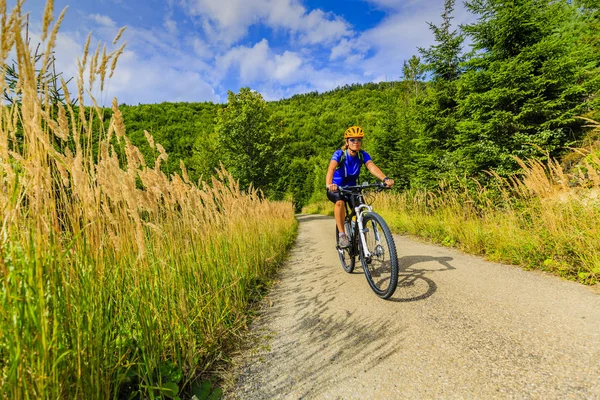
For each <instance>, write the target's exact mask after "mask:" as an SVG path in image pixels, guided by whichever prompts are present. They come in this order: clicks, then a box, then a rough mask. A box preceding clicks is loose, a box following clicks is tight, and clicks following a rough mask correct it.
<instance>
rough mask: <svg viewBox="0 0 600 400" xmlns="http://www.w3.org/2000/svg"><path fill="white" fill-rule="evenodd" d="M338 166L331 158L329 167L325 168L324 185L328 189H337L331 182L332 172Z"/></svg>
mask: <svg viewBox="0 0 600 400" xmlns="http://www.w3.org/2000/svg"><path fill="white" fill-rule="evenodd" d="M337 166H338V162H337V161H335V160H331V162H330V163H329V167H328V168H327V175H326V176H325V187H326V188H327V190H329V191H334V190H337V185H336V184H335V183H333V173H334V172H335V169H336V168H337Z"/></svg>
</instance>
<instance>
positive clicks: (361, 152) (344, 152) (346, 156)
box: [335, 149, 365, 176]
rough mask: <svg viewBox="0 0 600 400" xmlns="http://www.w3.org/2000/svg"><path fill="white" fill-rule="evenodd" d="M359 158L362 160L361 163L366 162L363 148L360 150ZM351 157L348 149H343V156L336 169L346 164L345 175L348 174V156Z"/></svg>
mask: <svg viewBox="0 0 600 400" xmlns="http://www.w3.org/2000/svg"><path fill="white" fill-rule="evenodd" d="M357 155H358V160H359V161H360V163H361V164H363V165H364V164H365V155H364V154H363V151H362V150H359V151H358V154H357ZM348 157H349V154H348V149H346V150H344V151H342V156H341V157H340V162H339V163H338V165H337V167H336V168H335V169H336V170H338V169H340V168H342V165H343V166H344V172H345V176H348V171H347V170H346V158H348Z"/></svg>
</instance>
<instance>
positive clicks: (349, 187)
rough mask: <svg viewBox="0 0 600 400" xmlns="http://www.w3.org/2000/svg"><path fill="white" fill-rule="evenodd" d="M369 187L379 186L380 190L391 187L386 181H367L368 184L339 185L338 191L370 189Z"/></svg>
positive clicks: (350, 191) (352, 191) (349, 191)
mask: <svg viewBox="0 0 600 400" xmlns="http://www.w3.org/2000/svg"><path fill="white" fill-rule="evenodd" d="M368 188H377V189H379V190H378V191H380V190H384V189H390V187H389V186H387V185H386V184H385V183H383V182H379V183H367V184H362V185H356V186H338V192H340V193H344V192H346V193H354V192H362V191H363V190H364V189H368Z"/></svg>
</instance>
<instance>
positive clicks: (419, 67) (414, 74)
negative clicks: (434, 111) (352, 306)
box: [402, 55, 425, 96]
mask: <svg viewBox="0 0 600 400" xmlns="http://www.w3.org/2000/svg"><path fill="white" fill-rule="evenodd" d="M402 74H403V76H404V79H405V80H406V81H408V82H410V83H412V86H413V89H414V91H415V96H418V95H419V87H420V86H421V82H422V81H423V78H424V77H425V66H424V65H423V64H421V59H420V58H419V57H417V56H415V55H413V56H412V57H411V58H410V59H409V60H408V61H406V60H405V61H404V65H403V66H402Z"/></svg>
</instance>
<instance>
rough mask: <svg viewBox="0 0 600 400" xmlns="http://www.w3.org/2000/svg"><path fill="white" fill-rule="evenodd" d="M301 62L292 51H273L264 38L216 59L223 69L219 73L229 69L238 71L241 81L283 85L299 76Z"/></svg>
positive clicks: (296, 79) (218, 67)
mask: <svg viewBox="0 0 600 400" xmlns="http://www.w3.org/2000/svg"><path fill="white" fill-rule="evenodd" d="M302 63H303V61H302V58H301V57H300V56H299V55H298V54H297V53H294V52H290V51H285V52H283V54H274V53H273V52H272V51H271V49H270V47H269V42H268V41H267V40H266V39H263V40H261V41H260V42H258V43H257V44H255V45H254V46H252V47H245V46H237V47H234V48H233V49H231V50H230V51H228V52H227V53H226V54H224V55H223V56H219V57H217V61H216V65H217V69H218V70H220V71H222V74H226V73H227V72H228V71H230V70H231V69H234V70H238V71H239V77H240V81H241V83H242V84H252V83H255V82H269V81H276V82H278V83H280V84H284V85H286V84H291V83H295V82H297V81H298V80H299V79H300V77H301V74H300V73H299V71H300V69H301V66H302ZM223 77H224V76H223Z"/></svg>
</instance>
